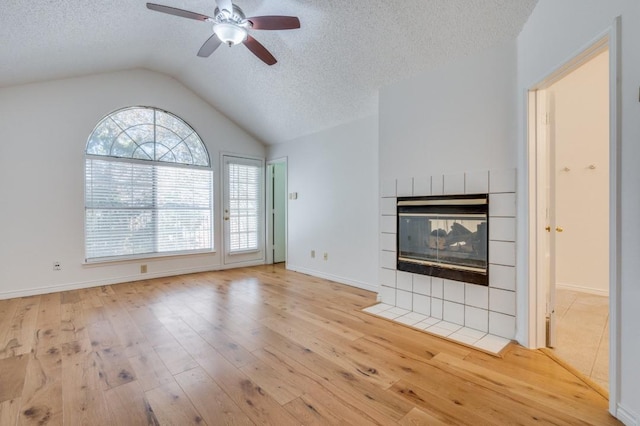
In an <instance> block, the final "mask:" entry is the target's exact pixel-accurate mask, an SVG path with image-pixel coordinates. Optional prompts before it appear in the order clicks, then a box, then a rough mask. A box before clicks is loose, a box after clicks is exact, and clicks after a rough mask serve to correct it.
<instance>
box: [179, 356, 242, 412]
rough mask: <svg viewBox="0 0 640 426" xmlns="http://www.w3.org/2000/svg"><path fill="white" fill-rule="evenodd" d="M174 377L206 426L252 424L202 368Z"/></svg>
mask: <svg viewBox="0 0 640 426" xmlns="http://www.w3.org/2000/svg"><path fill="white" fill-rule="evenodd" d="M175 377H176V381H177V382H178V384H179V385H180V387H181V388H182V389H183V390H184V392H185V393H186V394H187V396H188V397H189V399H190V400H191V402H192V403H193V405H194V406H195V407H196V409H197V410H198V412H199V413H200V414H201V415H202V418H203V419H204V420H205V421H206V422H207V423H208V424H210V425H253V424H254V423H253V422H252V421H251V420H250V419H249V417H248V416H247V415H246V414H244V413H243V412H242V410H240V408H239V407H238V406H237V405H236V404H235V403H234V402H233V401H232V400H231V398H229V396H228V395H227V394H226V393H225V392H224V391H223V390H222V389H221V388H220V386H218V385H217V384H216V382H215V381H214V380H213V379H211V378H210V377H209V376H208V375H207V373H205V372H204V370H202V368H194V369H192V370H189V371H185V372H184V373H180V374H178V375H176V376H175Z"/></svg>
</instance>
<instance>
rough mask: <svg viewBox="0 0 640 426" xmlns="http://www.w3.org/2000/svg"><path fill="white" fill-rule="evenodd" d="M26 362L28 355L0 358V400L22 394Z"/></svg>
mask: <svg viewBox="0 0 640 426" xmlns="http://www.w3.org/2000/svg"><path fill="white" fill-rule="evenodd" d="M28 363H29V356H28V355H18V356H13V357H11V358H4V359H0V378H1V379H0V402H4V401H8V400H11V399H15V398H19V397H20V396H21V395H22V389H23V388H24V379H25V375H26V372H27V365H28ZM0 424H2V423H0Z"/></svg>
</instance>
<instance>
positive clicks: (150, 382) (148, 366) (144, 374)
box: [129, 347, 173, 391]
mask: <svg viewBox="0 0 640 426" xmlns="http://www.w3.org/2000/svg"><path fill="white" fill-rule="evenodd" d="M129 364H131V367H132V368H133V371H134V375H135V376H136V380H137V382H138V383H139V385H140V386H141V388H142V389H143V390H145V391H148V390H151V389H154V388H157V387H158V386H162V385H164V384H166V383H170V382H171V381H172V380H173V375H172V374H171V372H170V371H169V369H168V368H167V367H166V366H165V364H164V363H163V362H162V360H161V359H160V357H159V356H158V354H156V352H155V351H154V350H153V348H151V347H150V348H149V351H148V352H147V353H144V354H140V355H138V356H135V357H131V358H129Z"/></svg>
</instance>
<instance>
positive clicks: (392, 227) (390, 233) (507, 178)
mask: <svg viewBox="0 0 640 426" xmlns="http://www.w3.org/2000/svg"><path fill="white" fill-rule="evenodd" d="M380 188H381V194H380V195H381V198H380V215H381V217H380V263H379V265H380V271H379V284H380V293H379V298H380V301H381V302H382V303H381V304H380V305H375V306H390V307H391V308H395V309H399V310H401V311H398V312H404V313H403V314H401V315H398V316H397V317H396V318H389V319H392V320H395V321H398V322H403V323H406V321H410V318H413V317H407V318H405V316H406V315H408V314H412V315H422V316H424V317H425V318H426V317H429V318H431V319H432V321H437V322H441V323H442V324H454V325H456V326H458V327H459V328H460V329H461V330H467V329H470V330H475V331H477V332H481V333H483V334H487V333H488V336H492V335H493V336H498V337H501V338H504V339H513V338H514V336H515V324H516V293H515V279H516V278H515V275H516V273H515V260H516V252H515V251H516V233H515V229H516V193H515V189H516V171H515V169H509V170H488V171H473V172H466V173H453V174H444V175H434V176H427V177H424V176H423V177H413V178H404V179H395V180H388V181H383V182H381V186H380ZM483 193H484V194H487V193H488V194H489V286H481V285H476V284H469V283H462V282H459V281H452V280H448V279H443V278H436V277H430V276H425V275H419V274H412V273H409V272H403V271H396V226H397V219H396V199H397V197H410V196H428V195H457V194H483ZM375 306H374V307H371V308H375ZM378 309H381V308H378ZM374 310H375V309H374ZM380 312H383V313H384V314H385V315H380V313H375V312H370V313H373V314H375V315H379V316H384V317H385V318H387V317H389V316H392V315H394V314H395V312H390V311H389V310H387V309H385V310H383V311H380ZM397 318H400V319H402V318H405V319H402V320H398V319H397ZM430 321H431V320H430ZM410 325H412V326H413V327H416V325H415V324H410ZM431 326H434V325H433V324H431ZM431 326H430V327H431ZM418 328H422V327H418ZM422 329H424V328H422ZM426 331H429V332H435V333H436V334H441V335H442V334H443V333H444V332H443V331H442V330H439V329H438V328H434V329H433V330H431V329H429V330H426ZM438 332H440V333H438ZM448 337H451V333H450V334H449V335H448ZM470 339H471V338H470V337H467V338H466V341H465V339H464V338H463V339H462V340H460V341H463V343H468V342H467V341H469V340H470ZM490 340H491V338H489V340H487V341H490ZM495 345H496V344H495V342H494V344H493V346H494V347H495ZM484 349H487V348H484ZM490 352H491V350H490Z"/></svg>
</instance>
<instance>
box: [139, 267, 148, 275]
mask: <svg viewBox="0 0 640 426" xmlns="http://www.w3.org/2000/svg"><path fill="white" fill-rule="evenodd" d="M140 273H141V274H146V273H147V265H140Z"/></svg>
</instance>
